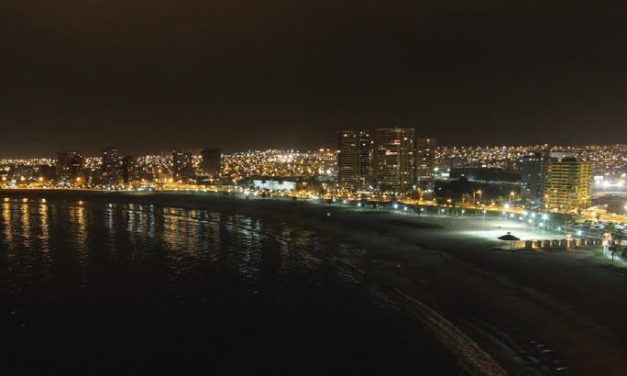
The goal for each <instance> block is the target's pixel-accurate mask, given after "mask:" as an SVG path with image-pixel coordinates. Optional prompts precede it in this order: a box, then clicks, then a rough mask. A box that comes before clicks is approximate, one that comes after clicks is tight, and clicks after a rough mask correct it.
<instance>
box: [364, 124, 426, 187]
mask: <svg viewBox="0 0 627 376" xmlns="http://www.w3.org/2000/svg"><path fill="white" fill-rule="evenodd" d="M415 143H416V131H415V129H413V128H379V129H377V130H376V132H375V147H374V157H373V160H374V166H373V172H374V181H375V185H376V187H377V189H379V190H380V191H385V192H407V191H410V190H411V189H413V187H414V185H415V182H416V180H415V176H416V145H415Z"/></svg>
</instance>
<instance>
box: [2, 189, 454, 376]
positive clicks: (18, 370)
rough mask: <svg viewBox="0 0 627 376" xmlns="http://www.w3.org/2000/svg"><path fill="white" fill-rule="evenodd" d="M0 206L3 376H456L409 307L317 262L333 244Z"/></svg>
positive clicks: (56, 206)
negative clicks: (74, 373)
mask: <svg viewBox="0 0 627 376" xmlns="http://www.w3.org/2000/svg"><path fill="white" fill-rule="evenodd" d="M0 205H1V206H0V208H1V210H0V302H1V307H0V323H1V328H0V341H1V343H2V349H1V351H2V352H1V354H2V355H1V360H2V362H1V363H0V367H1V369H2V370H3V371H9V373H7V374H12V375H13V374H30V373H31V372H32V371H43V372H46V374H60V373H62V372H64V371H67V370H84V371H88V374H96V373H98V374H115V375H126V374H144V373H139V372H142V371H146V372H148V371H150V372H157V371H164V370H172V371H176V372H181V371H191V370H192V369H199V370H200V371H199V372H200V374H251V375H276V374H287V375H299V374H336V373H345V374H412V375H420V374H422V375H444V374H459V370H458V369H457V366H456V365H455V362H454V361H453V360H452V357H451V356H450V355H448V353H447V352H446V351H444V350H443V349H442V347H441V346H440V345H439V344H438V343H437V342H436V341H435V340H434V339H433V338H432V336H431V335H430V334H429V332H428V330H426V329H425V328H424V327H423V325H422V324H421V323H420V322H419V321H417V320H416V319H415V318H414V317H413V316H412V315H411V314H410V313H409V312H408V311H407V310H406V309H405V308H403V307H402V306H401V305H399V304H397V303H395V302H394V301H392V300H391V299H389V298H387V297H386V295H385V294H383V293H381V292H380V291H379V290H378V289H377V287H376V286H374V285H373V284H372V283H371V282H368V281H364V280H363V279H362V278H361V277H359V276H356V275H355V274H354V273H352V272H351V271H350V270H347V269H345V268H341V267H338V266H336V265H333V264H332V263H331V262H329V261H325V259H326V258H325V257H324V256H320V252H326V251H329V250H332V247H348V246H347V245H344V244H336V243H334V241H333V239H326V238H323V237H321V236H319V235H318V234H315V233H312V232H310V231H307V230H305V229H295V228H292V227H290V225H289V224H285V223H280V222H271V221H264V219H263V218H251V217H247V216H238V215H228V216H227V215H222V214H221V213H219V212H214V211H211V210H184V209H175V208H167V207H162V206H159V205H157V204H153V205H139V204H132V203H127V204H121V203H101V202H80V201H77V200H76V201H70V200H68V201H50V200H49V201H47V202H44V201H42V200H35V199H29V200H26V199H15V198H12V199H9V198H5V199H4V200H3V201H0ZM186 373H188V372H185V374H186ZM40 374H41V373H40ZM146 374H147V373H146Z"/></svg>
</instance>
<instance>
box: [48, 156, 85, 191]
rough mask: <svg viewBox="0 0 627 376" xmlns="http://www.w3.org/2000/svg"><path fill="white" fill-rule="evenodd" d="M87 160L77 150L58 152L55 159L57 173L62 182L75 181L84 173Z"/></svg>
mask: <svg viewBox="0 0 627 376" xmlns="http://www.w3.org/2000/svg"><path fill="white" fill-rule="evenodd" d="M84 163H85V160H84V158H83V156H82V155H80V154H79V153H77V152H74V151H72V152H65V151H63V152H58V153H57V155H56V161H55V173H56V176H57V180H58V181H59V182H60V183H74V182H75V181H76V180H77V179H80V178H81V177H82V176H81V175H82V174H83V168H84Z"/></svg>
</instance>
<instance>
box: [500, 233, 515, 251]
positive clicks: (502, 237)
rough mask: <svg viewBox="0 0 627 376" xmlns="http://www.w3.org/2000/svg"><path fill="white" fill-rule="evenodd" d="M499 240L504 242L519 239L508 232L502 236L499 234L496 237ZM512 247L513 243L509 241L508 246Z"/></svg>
mask: <svg viewBox="0 0 627 376" xmlns="http://www.w3.org/2000/svg"><path fill="white" fill-rule="evenodd" d="M498 239H499V240H502V241H504V242H515V241H519V240H520V239H519V238H517V237H515V236H514V235H512V233H511V232H508V233H507V234H505V235H503V236H499V237H498ZM511 247H513V243H510V248H511Z"/></svg>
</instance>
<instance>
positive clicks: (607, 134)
mask: <svg viewBox="0 0 627 376" xmlns="http://www.w3.org/2000/svg"><path fill="white" fill-rule="evenodd" d="M0 51H2V52H1V54H0V128H1V130H2V132H1V134H0V156H25V155H48V154H49V153H52V152H53V151H54V150H58V149H67V148H78V149H80V150H83V151H86V152H88V153H89V152H94V151H97V150H99V149H101V148H103V147H105V146H107V145H108V144H113V145H117V146H118V147H120V148H121V149H123V150H124V151H125V152H129V153H142V152H146V151H157V150H162V149H167V148H169V147H181V148H184V147H201V146H207V147H222V148H223V149H225V150H227V151H237V150H245V149H249V148H263V147H282V148H288V147H297V148H310V147H311V148H317V147H321V146H329V147H331V146H334V140H335V132H336V131H337V130H338V129H341V128H349V127H360V126H365V127H373V128H374V127H379V126H389V125H401V126H413V127H416V128H418V129H419V130H424V131H425V132H427V133H428V134H431V135H433V136H436V137H438V138H440V139H441V141H442V143H444V144H450V145H460V144H468V145H477V144H481V145H486V144H504V143H507V144H526V143H557V144H569V143H575V144H582V143H625V142H627V125H626V122H627V121H626V120H627V4H625V2H624V1H606V0H594V1H576V0H570V1H514V0H502V1H496V0H492V1H490V0H476V1H470V0H455V1H444V0H437V1H436V0H429V1H397V0H386V1H370V0H356V1H341V0H331V1H327V0H315V1H306V0H294V1H275V0H258V1H249V0H213V1H212V0H202V1H201V0H108V1H103V0H55V1H44V0H2V1H0Z"/></svg>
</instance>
